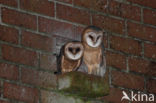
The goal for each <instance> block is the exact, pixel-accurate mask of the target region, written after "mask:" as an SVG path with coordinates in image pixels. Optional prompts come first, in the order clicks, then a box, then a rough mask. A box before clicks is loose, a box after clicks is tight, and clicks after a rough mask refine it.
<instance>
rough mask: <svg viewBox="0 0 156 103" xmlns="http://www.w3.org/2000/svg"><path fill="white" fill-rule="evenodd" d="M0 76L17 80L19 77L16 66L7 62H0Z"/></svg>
mask: <svg viewBox="0 0 156 103" xmlns="http://www.w3.org/2000/svg"><path fill="white" fill-rule="evenodd" d="M0 77H1V78H6V79H10V80H18V78H19V71H18V67H17V66H15V65H10V64H7V63H0Z"/></svg>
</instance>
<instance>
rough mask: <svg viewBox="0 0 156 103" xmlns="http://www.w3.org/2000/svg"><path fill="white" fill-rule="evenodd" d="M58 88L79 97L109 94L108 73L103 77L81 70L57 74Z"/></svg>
mask: <svg viewBox="0 0 156 103" xmlns="http://www.w3.org/2000/svg"><path fill="white" fill-rule="evenodd" d="M57 81H58V90H60V91H63V92H68V93H71V94H74V95H78V96H81V97H89V98H96V97H103V96H106V95H108V94H109V83H108V73H106V74H105V76H104V77H103V78H101V77H99V76H94V75H88V74H86V73H82V72H69V73H65V74H62V75H58V76H57Z"/></svg>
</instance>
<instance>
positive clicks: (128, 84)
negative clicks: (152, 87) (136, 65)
mask: <svg viewBox="0 0 156 103" xmlns="http://www.w3.org/2000/svg"><path fill="white" fill-rule="evenodd" d="M112 84H114V85H117V86H121V87H125V88H132V89H137V90H143V89H144V78H143V77H141V76H137V75H134V74H128V73H123V72H118V71H112Z"/></svg>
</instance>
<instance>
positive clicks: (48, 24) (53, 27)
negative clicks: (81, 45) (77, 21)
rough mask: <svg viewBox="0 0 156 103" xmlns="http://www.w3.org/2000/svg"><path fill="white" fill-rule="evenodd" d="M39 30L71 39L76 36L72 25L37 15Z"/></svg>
mask: <svg viewBox="0 0 156 103" xmlns="http://www.w3.org/2000/svg"><path fill="white" fill-rule="evenodd" d="M39 31H40V32H46V33H49V34H51V35H58V36H61V37H65V38H71V39H75V38H76V37H77V34H76V33H75V26H74V25H72V24H68V23H64V22H59V21H55V20H50V19H46V18H41V17H39Z"/></svg>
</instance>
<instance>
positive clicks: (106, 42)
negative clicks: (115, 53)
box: [103, 35, 108, 48]
mask: <svg viewBox="0 0 156 103" xmlns="http://www.w3.org/2000/svg"><path fill="white" fill-rule="evenodd" d="M103 43H104V46H105V48H108V36H107V35H104V38H103Z"/></svg>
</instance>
